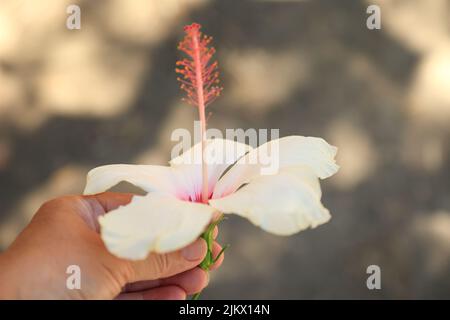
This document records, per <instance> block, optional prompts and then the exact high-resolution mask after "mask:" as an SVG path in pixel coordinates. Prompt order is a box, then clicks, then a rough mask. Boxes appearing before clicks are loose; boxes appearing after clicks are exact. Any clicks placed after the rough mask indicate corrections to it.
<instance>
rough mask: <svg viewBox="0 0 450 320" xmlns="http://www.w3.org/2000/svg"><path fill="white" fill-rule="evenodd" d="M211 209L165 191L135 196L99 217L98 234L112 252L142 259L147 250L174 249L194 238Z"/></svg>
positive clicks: (129, 257)
mask: <svg viewBox="0 0 450 320" xmlns="http://www.w3.org/2000/svg"><path fill="white" fill-rule="evenodd" d="M214 211H215V210H214V209H213V208H211V207H210V206H207V205H203V204H199V203H191V202H186V201H181V200H178V199H176V198H175V197H172V196H170V195H168V194H161V193H149V194H147V195H146V196H135V197H134V198H133V200H132V201H131V203H130V204H128V205H126V206H122V207H119V208H117V209H116V210H113V211H111V212H110V213H108V214H106V215H104V216H102V217H100V218H99V223H100V229H101V237H102V239H103V242H104V243H105V245H106V247H107V248H108V250H109V251H110V252H111V253H113V254H114V255H116V256H118V257H120V258H125V259H132V260H139V259H145V257H147V255H148V254H149V253H150V252H157V253H165V252H170V251H174V250H177V249H180V248H183V247H185V246H186V245H188V244H189V243H191V242H193V241H194V240H196V239H197V238H198V237H199V236H200V235H201V233H202V232H203V231H204V229H205V228H206V226H207V225H208V224H209V222H210V221H211V219H212V216H213V213H214Z"/></svg>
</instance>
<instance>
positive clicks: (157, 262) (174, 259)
mask: <svg viewBox="0 0 450 320" xmlns="http://www.w3.org/2000/svg"><path fill="white" fill-rule="evenodd" d="M206 251H207V245H206V242H205V240H204V239H202V238H199V239H197V240H196V241H195V242H193V243H191V244H190V245H188V246H187V247H185V248H183V249H181V250H178V251H174V252H170V253H165V254H150V255H149V256H148V257H147V259H145V260H140V261H131V268H132V269H133V279H132V281H131V282H136V281H143V280H154V279H160V278H167V277H170V276H173V275H175V274H178V273H181V272H184V271H187V270H190V269H193V268H195V267H196V266H197V265H199V264H200V262H202V260H203V258H204V257H205V255H206Z"/></svg>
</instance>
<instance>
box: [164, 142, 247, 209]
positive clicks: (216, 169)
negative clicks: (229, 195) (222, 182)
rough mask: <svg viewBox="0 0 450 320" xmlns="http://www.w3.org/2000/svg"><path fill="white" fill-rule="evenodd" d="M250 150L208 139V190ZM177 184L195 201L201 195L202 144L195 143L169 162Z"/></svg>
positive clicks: (206, 158) (237, 144) (240, 144)
mask: <svg viewBox="0 0 450 320" xmlns="http://www.w3.org/2000/svg"><path fill="white" fill-rule="evenodd" d="M251 149H252V147H251V146H249V145H247V144H244V143H240V142H236V141H233V140H227V139H218V138H216V139H208V140H207V146H206V148H205V160H206V163H207V165H208V189H209V194H212V192H213V190H214V187H215V185H216V183H217V181H218V180H219V178H220V176H221V175H222V174H223V173H224V171H225V170H226V169H227V168H228V167H229V166H230V165H232V164H234V163H235V162H236V161H237V160H238V159H239V158H241V157H242V156H243V155H245V154H246V153H247V152H248V151H250V150H251ZM170 165H171V167H172V168H173V169H174V172H175V174H176V176H177V178H179V183H181V184H183V188H184V189H185V190H188V191H187V192H190V193H191V194H190V196H191V200H192V201H197V200H199V199H200V197H201V193H202V144H201V142H200V143H197V144H195V145H194V146H193V147H192V148H190V149H189V150H187V151H186V152H185V153H183V154H182V155H180V156H178V157H176V158H174V159H172V160H171V161H170Z"/></svg>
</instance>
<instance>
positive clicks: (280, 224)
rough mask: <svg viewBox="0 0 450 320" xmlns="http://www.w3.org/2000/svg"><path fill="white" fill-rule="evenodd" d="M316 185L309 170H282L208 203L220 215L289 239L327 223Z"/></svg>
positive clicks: (298, 167) (306, 168)
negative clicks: (229, 215)
mask: <svg viewBox="0 0 450 320" xmlns="http://www.w3.org/2000/svg"><path fill="white" fill-rule="evenodd" d="M320 196H321V193H320V185H319V181H318V178H317V176H316V174H315V173H314V172H313V171H312V170H311V168H310V167H309V166H306V165H303V166H294V167H286V168H283V169H281V170H280V173H279V174H276V175H270V176H269V175H266V176H258V177H256V178H254V179H252V180H251V181H250V183H249V184H248V185H246V186H244V187H242V188H241V189H239V190H238V191H236V192H235V193H233V194H231V195H229V196H226V197H224V198H221V199H213V200H210V201H209V203H210V205H211V206H213V207H214V208H216V209H218V210H220V211H221V212H223V213H235V214H237V215H240V216H242V217H245V218H247V219H249V220H250V221H251V222H252V223H253V224H255V225H257V226H260V227H261V228H262V229H264V230H266V231H268V232H271V233H274V234H278V235H291V234H294V233H296V232H299V231H301V230H304V229H306V228H308V227H311V228H314V227H316V226H318V225H320V224H322V223H325V222H327V221H328V220H329V219H330V213H329V211H328V210H327V209H326V208H325V207H323V205H322V203H321V202H320Z"/></svg>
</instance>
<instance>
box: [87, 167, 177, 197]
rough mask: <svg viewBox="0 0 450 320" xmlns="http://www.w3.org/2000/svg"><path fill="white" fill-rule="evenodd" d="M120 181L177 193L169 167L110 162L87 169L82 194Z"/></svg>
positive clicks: (174, 180) (143, 187) (95, 191)
mask: <svg viewBox="0 0 450 320" xmlns="http://www.w3.org/2000/svg"><path fill="white" fill-rule="evenodd" d="M121 181H127V182H129V183H131V184H134V185H135V186H137V187H139V188H141V189H143V190H144V191H147V192H151V191H162V192H168V193H171V194H176V193H177V182H176V177H175V176H174V174H173V172H172V169H171V168H170V167H164V166H146V165H130V164H112V165H106V166H101V167H97V168H94V169H92V170H91V171H89V173H88V176H87V182H86V187H85V189H84V194H95V193H99V192H103V191H106V190H108V189H110V188H112V187H114V186H115V185H116V184H118V183H119V182H121Z"/></svg>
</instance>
